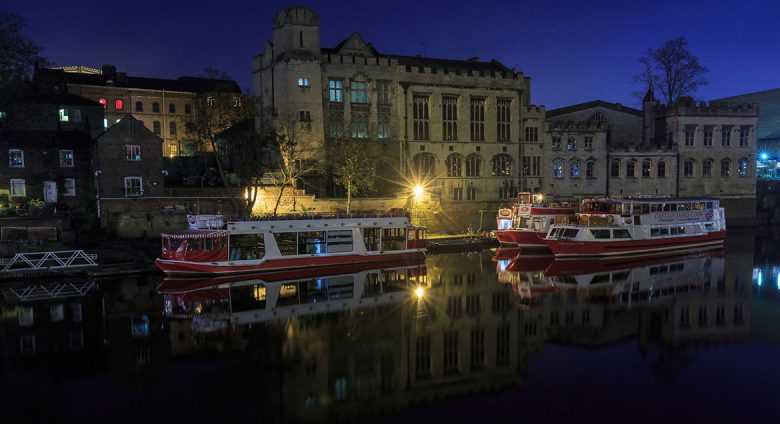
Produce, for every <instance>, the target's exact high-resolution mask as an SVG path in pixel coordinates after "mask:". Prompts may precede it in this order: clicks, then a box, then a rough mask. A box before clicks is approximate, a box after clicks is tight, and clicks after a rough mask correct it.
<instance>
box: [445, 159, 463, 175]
mask: <svg viewBox="0 0 780 424" xmlns="http://www.w3.org/2000/svg"><path fill="white" fill-rule="evenodd" d="M444 165H445V166H446V167H447V176H448V177H460V176H461V172H462V171H461V168H462V167H463V157H462V156H461V155H459V154H457V153H453V154H451V155H449V156H447V160H446V162H445V164H444Z"/></svg>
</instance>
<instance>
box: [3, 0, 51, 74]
mask: <svg viewBox="0 0 780 424" xmlns="http://www.w3.org/2000/svg"><path fill="white" fill-rule="evenodd" d="M25 21H26V20H25V19H24V18H23V17H21V16H19V15H16V14H14V13H12V12H8V11H5V10H0V88H2V87H3V86H5V85H6V84H8V83H11V82H13V81H15V80H26V79H29V78H30V76H31V75H32V72H33V68H34V67H35V65H36V64H38V65H40V66H47V65H48V64H49V62H48V60H47V59H45V58H44V57H43V56H41V52H42V51H43V49H42V48H41V47H38V46H37V45H36V44H35V43H33V42H32V41H31V40H30V39H28V38H27V37H25V36H24V34H22V32H23V31H24V26H25V24H26V22H25Z"/></svg>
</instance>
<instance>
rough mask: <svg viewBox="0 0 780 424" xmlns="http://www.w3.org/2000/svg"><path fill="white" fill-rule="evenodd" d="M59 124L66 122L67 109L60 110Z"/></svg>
mask: <svg viewBox="0 0 780 424" xmlns="http://www.w3.org/2000/svg"><path fill="white" fill-rule="evenodd" d="M60 122H68V109H60Z"/></svg>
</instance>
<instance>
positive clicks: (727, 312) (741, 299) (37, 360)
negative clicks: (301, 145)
mask: <svg viewBox="0 0 780 424" xmlns="http://www.w3.org/2000/svg"><path fill="white" fill-rule="evenodd" d="M734 243H737V244H734ZM769 263H770V262H768V261H767V264H769ZM773 263H774V264H777V263H778V262H773ZM777 269H780V268H777V266H776V265H765V266H755V267H754V265H753V251H752V238H751V239H750V240H749V241H744V240H743V241H739V240H737V241H734V242H733V243H732V245H730V246H727V250H725V251H723V250H720V251H708V252H692V253H689V254H687V255H678V256H673V257H656V258H647V257H645V258H640V259H618V260H600V261H594V260H589V261H554V260H553V259H552V258H551V257H546V256H535V257H534V256H526V255H523V254H520V252H517V251H509V252H508V251H497V252H482V253H470V254H461V253H455V254H443V255H432V256H429V257H428V258H427V259H426V260H425V262H424V263H398V262H396V263H385V264H380V265H378V266H375V267H373V268H369V267H365V268H342V269H330V270H327V272H322V271H316V272H281V273H274V274H258V275H250V276H242V277H224V278H217V279H212V280H182V279H179V280H177V279H165V280H162V281H159V280H155V279H151V278H129V279H116V280H111V281H69V282H66V281H60V282H56V283H52V282H48V283H41V282H33V281H27V282H16V283H5V282H4V283H2V286H1V287H2V294H3V299H2V318H3V320H2V325H3V331H2V332H1V333H0V342H1V343H2V346H3V352H4V356H3V357H2V359H3V362H4V363H5V364H6V365H5V366H4V367H3V368H2V369H3V374H2V380H3V381H4V383H2V387H3V395H4V396H8V399H9V400H11V401H13V402H10V403H9V404H11V405H17V407H18V408H20V410H22V409H24V408H27V407H29V408H30V410H31V411H33V412H32V413H33V414H35V413H37V414H45V411H41V410H35V409H34V408H33V406H34V405H35V402H37V401H39V400H40V399H44V398H46V399H55V400H53V401H52V402H55V403H56V402H59V406H60V407H62V408H63V409H64V411H65V412H60V413H61V414H62V415H61V416H62V417H65V418H66V419H67V418H77V417H79V416H83V415H79V410H77V409H74V408H70V409H69V408H68V407H67V405H65V404H66V403H67V400H68V398H67V397H63V396H61V395H58V393H59V390H62V387H60V386H57V385H52V384H51V382H52V381H61V380H62V379H65V380H72V381H78V382H79V384H80V386H79V387H81V390H83V391H90V390H92V391H95V392H97V391H104V390H109V391H111V390H116V391H121V390H119V389H116V387H124V386H127V385H130V386H137V387H141V388H144V389H142V390H141V391H140V392H139V393H140V394H138V395H137V396H138V397H139V398H140V399H142V400H143V401H144V402H145V403H146V404H147V407H148V408H152V409H154V410H159V412H160V413H161V414H162V415H165V414H174V413H175V414H176V415H175V416H176V417H177V418H182V417H186V415H187V413H190V414H192V416H193V417H199V418H202V417H205V416H209V414H208V413H206V412H205V411H211V412H212V415H213V416H215V417H223V418H224V417H225V416H229V415H241V414H242V413H245V414H246V416H247V417H257V415H256V414H257V413H258V411H262V412H263V414H264V415H263V416H264V417H265V420H264V421H271V422H273V421H282V420H289V421H296V422H297V421H322V420H328V421H335V422H344V421H353V422H364V421H366V420H367V419H368V418H370V417H372V416H375V415H381V416H386V417H389V418H390V419H393V418H394V417H397V414H398V413H400V412H401V411H403V410H404V409H406V408H409V407H412V406H414V405H425V404H429V403H431V402H433V403H434V404H441V403H446V402H448V401H447V400H445V399H447V398H451V397H453V396H476V395H478V394H479V393H484V392H491V393H493V392H496V391H505V390H507V389H508V388H510V387H518V386H520V387H522V384H523V381H524V380H525V379H526V376H527V374H528V372H529V366H530V364H531V360H532V358H535V357H540V356H543V355H544V347H545V344H548V343H554V344H556V345H565V346H573V347H578V346H583V347H589V348H608V347H609V346H612V345H614V343H616V342H618V341H624V340H635V342H634V343H635V344H636V352H637V353H638V354H639V355H642V356H645V355H651V356H652V355H653V354H654V352H655V354H656V355H658V356H659V357H660V356H663V355H665V356H667V357H668V356H669V355H671V353H674V352H684V351H685V350H686V349H689V348H690V347H691V346H721V345H724V344H734V343H737V344H741V343H746V342H748V341H749V340H750V338H751V321H752V320H751V309H752V301H753V294H754V290H751V285H750V282H751V281H753V286H754V288H757V289H756V291H755V293H761V294H762V295H763V290H764V289H763V287H766V286H767V285H769V284H770V281H771V283H775V280H776V279H778V278H780V277H778V276H779V275H780V272H777V271H776V270H777ZM759 280H761V281H760V283H759ZM47 284H48V285H47ZM58 284H59V285H58ZM759 285H760V286H761V288H758V287H759ZM66 289H67V290H66ZM769 309H771V308H769ZM776 309H778V308H775V309H772V311H774V310H776ZM754 337H756V336H755V335H754ZM758 337H763V336H761V335H758ZM659 352H661V353H663V355H661V354H660V353H659ZM657 364H658V366H657V367H655V368H654V369H655V371H653V372H654V373H656V374H657V375H661V376H663V377H664V378H663V379H662V380H666V379H671V380H674V378H675V377H674V376H675V375H677V373H679V368H678V366H677V365H674V366H673V367H672V368H671V369H670V368H669V366H668V362H664V361H660V360H659V361H658V362H657ZM182 370H187V371H182ZM99 375H100V376H105V375H111V376H113V377H112V378H111V379H110V380H109V381H110V383H109V382H106V381H102V382H101V383H100V384H97V383H94V379H92V380H90V378H89V377H90V376H99ZM550 378H559V377H556V376H550ZM90 381H93V383H90ZM41 382H47V383H46V384H41ZM90 384H93V385H90ZM560 384H566V382H565V381H560ZM172 386H173V387H179V386H183V387H189V389H181V390H189V391H190V392H192V393H190V394H189V395H190V396H194V397H195V398H196V399H198V398H203V396H204V395H203V394H202V393H209V396H208V399H209V402H203V403H198V402H193V403H192V405H191V406H190V407H189V409H188V410H187V411H184V412H183V411H176V412H172V411H171V410H170V408H167V405H166V403H165V401H164V397H158V396H154V394H155V393H157V394H159V390H161V389H159V388H160V387H172ZM18 387H25V388H26V389H25V390H26V391H25V390H22V391H19V390H15V389H12V388H18ZM106 387H114V389H107V388H106ZM212 387H213V388H212ZM217 388H218V389H217ZM30 393H33V394H34V396H30ZM193 393H194V394H193ZM107 402H109V406H110V410H111V411H112V412H114V411H115V410H116V409H120V410H121V409H122V408H127V406H126V405H125V406H123V405H124V404H123V400H122V399H121V398H120V399H110V400H107ZM236 404H240V405H244V406H243V407H242V408H243V409H242V408H239V409H236V408H234V407H233V406H234V405H236ZM220 405H223V406H224V405H227V406H225V408H221V407H219V406H220ZM216 409H221V410H220V411H216ZM82 412H83V411H82ZM127 413H128V415H127V416H128V417H134V415H133V414H140V413H139V412H137V411H132V410H128V411H127ZM204 413H205V415H204ZM182 414H184V415H182ZM44 416H45V415H40V416H38V417H37V418H42V417H44Z"/></svg>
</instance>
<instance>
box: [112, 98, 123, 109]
mask: <svg viewBox="0 0 780 424" xmlns="http://www.w3.org/2000/svg"><path fill="white" fill-rule="evenodd" d="M114 107H115V108H116V110H122V108H123V107H124V104H123V103H122V100H121V99H116V100H115V101H114Z"/></svg>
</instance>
